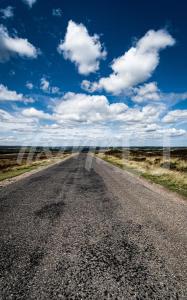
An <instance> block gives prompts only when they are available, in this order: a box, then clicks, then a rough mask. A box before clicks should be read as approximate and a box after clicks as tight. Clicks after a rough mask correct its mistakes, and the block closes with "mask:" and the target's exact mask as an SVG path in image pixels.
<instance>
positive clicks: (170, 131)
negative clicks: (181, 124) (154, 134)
mask: <svg viewBox="0 0 187 300" xmlns="http://www.w3.org/2000/svg"><path fill="white" fill-rule="evenodd" d="M158 133H160V134H162V135H166V136H170V137H176V136H182V135H185V134H186V130H184V129H176V128H164V129H160V130H158Z"/></svg>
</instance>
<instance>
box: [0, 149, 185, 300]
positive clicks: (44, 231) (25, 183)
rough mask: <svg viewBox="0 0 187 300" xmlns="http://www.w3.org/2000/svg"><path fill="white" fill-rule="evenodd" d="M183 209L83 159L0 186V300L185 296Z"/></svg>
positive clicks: (125, 175) (126, 177)
mask: <svg viewBox="0 0 187 300" xmlns="http://www.w3.org/2000/svg"><path fill="white" fill-rule="evenodd" d="M186 217H187V205H186V203H185V201H182V200H179V199H173V198H172V197H170V196H169V195H167V194H163V195H161V194H160V193H159V192H157V191H153V190H152V189H149V187H147V186H144V185H143V184H142V183H141V182H140V181H139V180H138V179H136V178H135V177H131V176H129V174H128V173H126V172H124V171H121V170H119V169H118V168H116V167H113V166H112V165H109V164H108V163H106V162H102V161H100V160H95V159H92V158H91V157H90V156H87V155H86V154H80V155H79V156H77V157H74V158H70V159H68V160H66V161H65V162H62V163H60V164H59V165H55V166H52V167H50V168H48V169H46V170H43V171H40V172H38V173H36V174H34V175H31V176H30V177H27V178H25V179H23V180H20V181H18V182H16V183H13V184H11V185H9V186H7V187H4V188H2V189H1V190H0V299H2V300H5V299H6V300H9V299H26V300H28V299H37V300H38V299H39V300H40V299H43V300H44V299H45V300H49V299H97V300H102V299H120V300H121V299H124V300H127V299H187V293H186V292H187V282H186V276H185V271H186V270H187V268H186V267H187V265H186V261H187V260H186V257H187V249H186V246H187V239H186V238H187V235H186V228H187V221H186V220H187V218H186Z"/></svg>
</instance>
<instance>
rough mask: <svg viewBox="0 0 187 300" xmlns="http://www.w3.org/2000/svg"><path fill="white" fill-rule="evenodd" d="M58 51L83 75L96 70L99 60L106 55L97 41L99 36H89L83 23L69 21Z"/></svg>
mask: <svg viewBox="0 0 187 300" xmlns="http://www.w3.org/2000/svg"><path fill="white" fill-rule="evenodd" d="M58 52H59V53H63V55H64V58H65V59H69V60H70V61H71V62H73V63H75V64H76V66H77V67H78V72H79V73H80V74H83V75H88V74H90V73H93V72H96V71H97V70H98V69H99V61H100V60H101V59H104V58H105V57H106V51H105V50H103V47H102V45H101V43H100V41H99V36H98V35H97V34H94V35H93V36H90V35H89V33H88V30H87V28H86V27H85V26H84V25H83V24H76V23H75V22H73V21H69V23H68V27H67V32H66V35H65V39H64V41H62V42H61V43H60V44H59V46H58Z"/></svg>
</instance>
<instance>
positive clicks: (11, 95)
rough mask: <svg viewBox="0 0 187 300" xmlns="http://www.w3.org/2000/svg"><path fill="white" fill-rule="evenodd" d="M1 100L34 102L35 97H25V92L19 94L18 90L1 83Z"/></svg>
mask: <svg viewBox="0 0 187 300" xmlns="http://www.w3.org/2000/svg"><path fill="white" fill-rule="evenodd" d="M0 101H22V102H34V100H33V99H31V98H27V97H24V95H23V94H18V93H17V92H16V91H10V90H9V89H8V88H7V87H6V86H4V85H3V84H0Z"/></svg>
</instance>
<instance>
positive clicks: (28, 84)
mask: <svg viewBox="0 0 187 300" xmlns="http://www.w3.org/2000/svg"><path fill="white" fill-rule="evenodd" d="M26 87H27V88H28V89H29V90H32V89H33V87H34V85H33V83H32V82H27V83H26Z"/></svg>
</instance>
